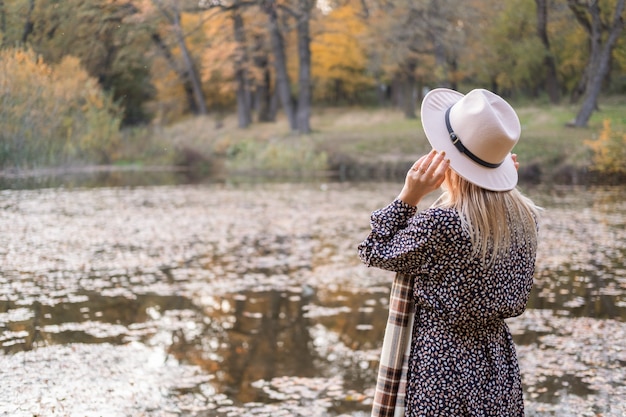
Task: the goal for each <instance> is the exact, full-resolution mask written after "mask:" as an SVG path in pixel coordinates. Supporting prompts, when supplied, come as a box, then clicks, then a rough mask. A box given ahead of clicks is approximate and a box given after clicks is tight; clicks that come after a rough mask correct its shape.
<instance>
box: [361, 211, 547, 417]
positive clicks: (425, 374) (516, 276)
mask: <svg viewBox="0 0 626 417" xmlns="http://www.w3.org/2000/svg"><path fill="white" fill-rule="evenodd" d="M371 226H372V231H371V233H370V235H369V236H368V237H367V239H366V240H365V241H363V242H362V243H361V244H360V245H359V256H360V257H361V259H362V261H363V262H364V263H365V264H366V265H368V266H373V267H378V268H382V269H386V270H390V271H395V272H401V273H405V274H411V275H413V276H414V277H415V280H414V282H415V284H414V288H413V294H414V298H415V303H416V316H415V325H414V330H413V336H412V342H411V354H410V358H409V374H408V383H407V392H406V415H407V416H411V417H416V416H420V417H421V416H454V417H464V416H485V417H486V416H494V417H495V416H498V417H502V416H507V417H512V416H520V417H522V416H524V403H523V396H522V384H521V376H520V370H519V366H518V361H517V355H516V352H515V346H514V344H513V340H512V337H511V334H510V332H509V329H508V327H507V325H506V323H505V322H504V319H506V318H508V317H514V316H517V315H520V314H522V312H523V311H524V309H525V308H526V303H527V301H528V297H529V293H530V289H531V287H532V282H533V273H534V268H535V256H536V251H535V249H534V248H530V247H526V246H525V245H520V246H518V245H516V244H515V243H514V244H513V246H512V247H511V248H510V252H509V254H508V256H505V257H504V256H503V257H499V258H498V259H496V261H495V263H494V264H493V265H492V266H489V267H486V266H484V265H483V264H482V262H481V261H480V260H479V259H476V258H474V257H473V256H472V245H471V241H470V236H469V234H468V233H467V232H465V231H463V229H462V227H461V220H460V218H459V215H458V213H457V211H456V210H455V209H452V208H431V209H428V210H424V211H421V212H419V213H417V209H416V208H415V207H413V206H410V205H407V204H405V203H403V202H402V201H400V200H395V201H394V202H392V203H391V204H390V205H388V206H387V207H385V208H383V209H381V210H377V211H375V212H374V213H373V214H372V217H371Z"/></svg>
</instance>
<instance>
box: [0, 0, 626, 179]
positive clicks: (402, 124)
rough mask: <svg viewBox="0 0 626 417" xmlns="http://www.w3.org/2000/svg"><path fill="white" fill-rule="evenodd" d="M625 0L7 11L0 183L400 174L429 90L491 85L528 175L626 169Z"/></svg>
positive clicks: (223, 1)
mask: <svg viewBox="0 0 626 417" xmlns="http://www.w3.org/2000/svg"><path fill="white" fill-rule="evenodd" d="M624 1H625V0H510V1H506V2H503V1H496V0H467V1H452V0H414V1H409V0H0V68H1V70H0V105H1V108H0V172H2V173H4V174H7V173H15V172H18V171H19V172H21V171H24V170H32V169H37V168H44V167H45V168H48V167H57V168H59V167H61V168H62V167H77V166H82V167H87V166H93V165H109V166H110V165H113V166H136V167H148V166H178V167H182V168H185V169H189V170H191V171H193V172H199V173H203V174H214V175H228V174H229V173H230V174H232V173H242V172H254V173H257V174H259V173H263V174H277V175H294V174H295V175H300V176H302V175H313V174H315V173H320V172H332V173H334V174H336V175H339V176H340V177H341V178H362V177H372V176H376V177H389V176H396V175H402V174H403V173H404V171H405V169H406V167H407V165H406V164H407V163H408V164H410V163H411V161H412V160H413V159H414V158H415V157H417V156H419V154H420V153H421V152H425V151H426V150H427V148H428V146H427V142H426V140H425V139H424V136H423V133H422V130H421V124H420V121H419V117H418V116H419V114H418V113H419V103H420V102H421V99H422V97H423V95H424V94H425V92H427V91H428V90H429V89H432V88H436V87H447V88H453V89H456V90H459V91H461V92H467V91H469V90H470V89H472V88H487V89H490V90H492V91H494V92H496V93H498V94H500V95H502V96H503V97H505V98H506V99H507V100H509V101H510V102H511V103H513V105H514V107H515V108H516V109H517V110H518V113H519V115H520V119H521V121H522V127H523V131H522V132H523V133H522V135H523V137H522V140H521V141H520V143H519V144H518V146H517V148H516V152H517V153H518V154H519V155H520V160H522V161H523V164H522V168H521V170H520V174H521V175H522V176H526V177H527V178H529V179H534V180H541V179H542V178H543V179H545V178H546V177H548V176H550V178H551V179H560V180H563V181H569V182H578V181H581V177H585V178H595V179H603V180H604V181H607V180H608V181H611V182H615V181H620V180H623V179H624V176H625V173H626V135H625V133H624V132H625V129H626V118H625V117H624V114H625V112H626V38H625V35H624V34H623V25H624V13H625V12H624Z"/></svg>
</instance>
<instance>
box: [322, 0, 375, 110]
mask: <svg viewBox="0 0 626 417" xmlns="http://www.w3.org/2000/svg"><path fill="white" fill-rule="evenodd" d="M366 30H367V26H366V24H365V22H364V21H363V19H362V18H361V16H360V11H359V9H358V8H356V7H355V6H354V5H352V4H350V3H348V4H346V5H343V6H341V7H337V8H335V9H332V10H331V11H330V12H329V13H328V14H327V15H325V16H324V18H323V19H320V20H319V23H318V25H316V27H314V28H313V31H314V32H316V36H315V41H314V42H313V43H312V44H311V57H312V68H311V73H312V76H313V80H314V81H313V83H314V84H315V89H314V98H317V99H320V100H325V101H327V102H331V103H333V104H339V103H341V102H350V103H353V102H356V101H357V99H358V97H359V95H360V94H361V92H362V91H364V90H365V91H367V90H369V89H370V88H371V87H372V86H373V85H374V79H373V78H372V77H371V76H370V75H368V74H367V55H366V54H367V50H366V48H365V47H364V45H363V42H362V38H363V36H364V35H365V33H366Z"/></svg>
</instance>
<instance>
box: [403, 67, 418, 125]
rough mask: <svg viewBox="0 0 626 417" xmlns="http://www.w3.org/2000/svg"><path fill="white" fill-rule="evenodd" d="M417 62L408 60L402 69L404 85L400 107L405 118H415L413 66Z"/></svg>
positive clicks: (415, 83)
mask: <svg viewBox="0 0 626 417" xmlns="http://www.w3.org/2000/svg"><path fill="white" fill-rule="evenodd" d="M416 66H417V64H416V63H414V62H408V63H407V64H406V67H405V71H404V77H403V78H404V80H403V81H404V83H403V84H404V86H403V96H402V108H403V109H404V117H406V118H407V119H415V118H416V116H415V86H416V85H417V82H416V80H415V68H416Z"/></svg>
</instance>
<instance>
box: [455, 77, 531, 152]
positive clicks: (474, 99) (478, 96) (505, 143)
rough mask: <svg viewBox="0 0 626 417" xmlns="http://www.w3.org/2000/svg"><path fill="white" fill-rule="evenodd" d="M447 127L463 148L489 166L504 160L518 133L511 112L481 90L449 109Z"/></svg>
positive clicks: (500, 99)
mask: <svg viewBox="0 0 626 417" xmlns="http://www.w3.org/2000/svg"><path fill="white" fill-rule="evenodd" d="M450 124H451V127H452V129H453V130H454V132H455V133H456V135H457V136H458V138H459V140H461V141H462V143H463V146H465V147H466V148H467V149H468V150H469V151H471V153H473V154H474V155H476V156H477V157H479V158H480V159H482V160H484V161H486V162H489V163H492V164H499V163H501V162H502V161H504V159H505V158H506V157H507V156H508V155H509V153H510V152H511V150H512V149H513V147H514V146H515V144H516V143H517V141H518V140H519V137H520V134H521V125H520V121H519V118H518V117H517V114H516V113H515V110H513V108H512V107H511V106H510V105H509V104H508V103H507V102H506V101H504V100H503V99H502V98H501V97H499V96H498V95H496V94H494V93H492V92H491V91H488V90H483V89H476V90H472V91H470V92H469V93H467V95H465V96H464V97H463V98H462V99H461V100H459V101H458V102H457V103H455V104H454V105H453V106H452V108H451V109H450Z"/></svg>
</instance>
